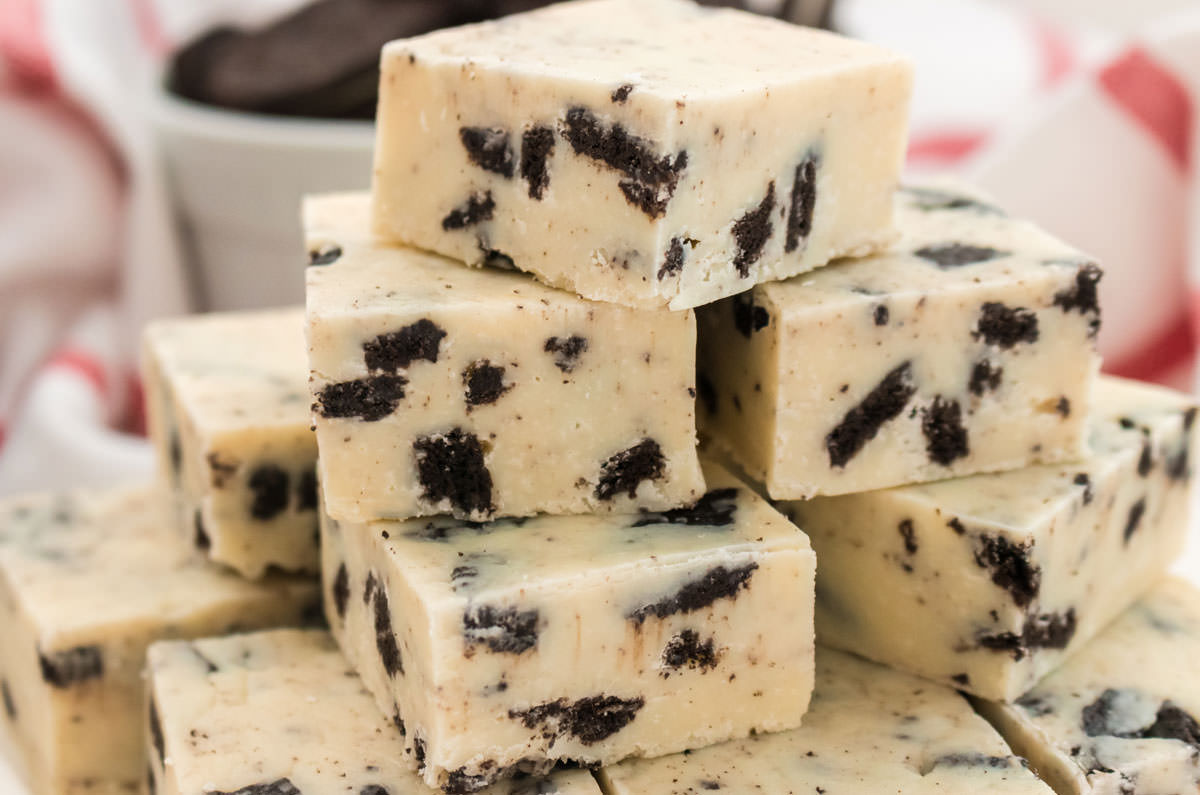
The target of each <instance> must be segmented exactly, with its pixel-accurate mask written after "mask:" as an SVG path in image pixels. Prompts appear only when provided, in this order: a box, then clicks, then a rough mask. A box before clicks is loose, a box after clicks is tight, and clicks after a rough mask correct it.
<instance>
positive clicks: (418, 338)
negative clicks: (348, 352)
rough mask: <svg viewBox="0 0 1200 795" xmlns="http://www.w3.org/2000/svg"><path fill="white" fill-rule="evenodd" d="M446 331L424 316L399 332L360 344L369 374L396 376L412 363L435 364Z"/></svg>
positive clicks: (381, 335)
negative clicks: (380, 373) (378, 373)
mask: <svg viewBox="0 0 1200 795" xmlns="http://www.w3.org/2000/svg"><path fill="white" fill-rule="evenodd" d="M445 337H446V332H445V330H443V329H442V328H441V327H440V326H438V324H436V323H434V322H433V321H432V320H430V319H429V318H427V317H423V318H421V319H420V320H418V321H417V322H416V323H412V324H409V325H407V326H405V327H404V328H402V329H400V330H398V331H389V332H388V333H386V334H380V335H379V336H377V337H375V338H374V339H372V340H368V341H367V342H365V343H363V346H362V347H363V362H364V363H365V364H366V365H367V369H368V370H370V371H371V372H383V373H391V374H393V375H394V374H396V373H398V372H399V371H401V370H407V369H408V368H409V367H410V366H411V365H412V363H413V362H417V361H426V362H435V363H436V362H437V360H438V351H439V349H440V348H441V344H442V340H443V339H444V338H445Z"/></svg>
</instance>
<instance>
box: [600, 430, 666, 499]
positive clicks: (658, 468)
mask: <svg viewBox="0 0 1200 795" xmlns="http://www.w3.org/2000/svg"><path fill="white" fill-rule="evenodd" d="M666 469H667V459H666V457H665V456H664V455H663V451H662V447H660V446H659V444H658V442H656V441H654V440H653V439H642V440H641V441H640V442H638V443H637V444H635V445H634V446H633V447H630V448H628V449H626V450H622V451H621V452H619V453H614V454H613V455H611V456H609V458H608V459H607V460H605V461H604V463H602V464H601V465H600V479H599V482H597V484H596V490H595V495H596V499H598V500H611V499H612V498H613V497H616V496H617V495H618V494H622V493H624V494H626V495H628V496H629V498H630V499H633V498H634V497H636V496H637V489H638V486H639V485H641V483H642V482H643V481H646V480H659V479H661V478H662V477H663V476H664V475H665V474H666Z"/></svg>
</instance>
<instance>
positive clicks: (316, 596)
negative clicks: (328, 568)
mask: <svg viewBox="0 0 1200 795" xmlns="http://www.w3.org/2000/svg"><path fill="white" fill-rule="evenodd" d="M320 600H321V592H320V588H319V586H318V584H317V583H316V582H312V581H309V580H307V579H301V578H299V577H294V576H286V575H275V576H271V577H267V578H265V579H263V580H262V581H261V582H248V581H246V580H244V579H242V578H241V577H238V576H237V575H235V574H233V573H231V572H228V571H226V570H223V569H221V568H219V567H216V566H213V565H212V564H210V563H208V562H206V561H204V560H201V559H198V558H197V557H196V556H195V555H193V554H191V552H190V550H189V549H188V547H187V546H186V545H184V544H181V543H180V542H179V538H178V536H177V533H176V531H175V528H174V518H173V516H172V510H171V506H170V505H169V499H168V498H167V497H166V496H165V495H162V496H160V495H159V494H157V493H155V492H152V491H150V490H149V489H145V488H140V487H138V488H127V489H124V488H123V489H117V490H112V491H76V492H70V493H60V494H45V495H38V496H30V497H15V498H9V499H6V500H4V501H3V503H2V504H0V637H3V642H0V696H2V697H3V706H4V709H3V714H0V725H3V726H5V728H7V730H8V731H7V732H6V734H8V735H9V738H10V741H14V742H13V744H14V745H15V747H16V750H17V751H18V755H19V756H20V757H21V759H22V761H23V762H24V767H25V768H26V772H27V774H28V777H29V779H30V784H31V787H32V790H33V792H34V793H35V794H36V795H43V793H45V794H46V795H50V794H51V793H52V794H53V795H62V794H63V793H71V794H72V795H75V794H76V793H78V794H79V795H83V794H84V793H87V795H94V793H136V792H138V791H140V788H141V786H142V783H143V782H144V781H145V777H146V756H145V753H144V751H143V743H142V723H143V713H144V710H145V707H144V705H143V703H142V696H143V685H142V680H141V673H142V669H143V667H144V664H145V655H146V648H147V646H149V644H150V643H151V642H152V641H155V640H158V639H161V638H187V637H197V636H203V635H213V634H219V633H226V632H236V631H240V630H246V629H256V628H265V627H273V626H281V625H300V624H303V623H310V622H312V621H314V620H317V619H319V617H320Z"/></svg>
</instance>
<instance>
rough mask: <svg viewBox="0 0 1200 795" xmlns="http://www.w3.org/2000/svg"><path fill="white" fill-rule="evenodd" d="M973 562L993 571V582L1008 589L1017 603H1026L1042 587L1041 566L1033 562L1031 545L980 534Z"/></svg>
mask: <svg viewBox="0 0 1200 795" xmlns="http://www.w3.org/2000/svg"><path fill="white" fill-rule="evenodd" d="M975 563H976V564H977V565H978V566H979V567H980V568H983V569H987V570H988V571H990V572H991V574H992V582H993V583H995V585H996V586H998V587H999V588H1002V589H1004V590H1005V591H1007V592H1008V594H1009V596H1011V597H1012V600H1013V603H1014V604H1016V606H1017V607H1028V606H1029V605H1031V604H1033V602H1034V600H1035V599H1037V597H1038V593H1039V592H1040V591H1041V587H1042V570H1041V567H1039V566H1038V565H1037V564H1036V563H1034V562H1033V546H1032V544H1030V543H1028V542H1020V543H1016V542H1013V541H1012V540H1011V539H1009V538H1007V537H1005V536H1002V535H990V534H987V533H985V534H983V535H980V536H979V539H978V543H977V545H976V547H975Z"/></svg>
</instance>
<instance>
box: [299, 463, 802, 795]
mask: <svg viewBox="0 0 1200 795" xmlns="http://www.w3.org/2000/svg"><path fill="white" fill-rule="evenodd" d="M706 474H707V476H708V480H709V484H710V488H711V490H710V491H709V492H708V493H706V494H705V495H704V496H703V497H702V498H701V499H700V500H699V501H698V502H697V503H696V504H695V505H694V506H692V507H690V508H685V509H676V510H672V511H667V512H664V513H649V512H647V513H642V514H635V515H626V516H615V515H611V514H610V515H591V516H560V517H553V516H539V517H536V518H532V519H502V520H498V521H496V522H493V523H491V524H479V523H464V522H461V521H454V520H451V519H446V518H440V519H412V520H409V521H407V522H374V523H370V524H366V525H351V524H339V523H337V522H335V521H329V522H327V523H325V524H324V525H323V535H322V554H323V556H324V557H323V570H324V572H325V588H326V601H325V604H326V613H327V615H328V618H329V621H330V625H331V626H332V627H333V632H334V635H335V637H337V639H338V641H339V643H340V644H341V646H342V649H343V651H344V652H345V653H346V656H347V657H348V658H349V659H350V660H351V662H352V663H353V664H354V666H355V668H356V669H357V670H358V672H359V674H360V675H361V676H362V678H363V680H364V682H365V683H366V686H367V689H368V690H370V691H371V692H372V693H374V695H375V700H376V702H378V704H379V705H380V706H381V707H382V709H383V710H384V713H385V714H387V715H391V716H394V717H395V719H396V721H397V723H398V724H399V725H401V726H403V727H404V729H405V730H406V732H407V736H406V739H407V745H408V748H409V750H410V751H411V752H412V754H413V760H414V764H416V765H417V766H418V768H419V770H420V772H422V773H423V775H424V779H425V781H426V782H428V783H429V784H430V785H432V786H437V787H441V788H442V789H444V790H445V791H446V792H448V793H462V792H474V791H475V790H478V789H480V788H482V787H484V786H486V785H488V784H490V783H492V782H493V781H495V780H497V779H501V778H504V777H506V776H510V775H512V774H513V773H514V772H530V773H541V772H544V770H545V769H547V768H548V767H549V766H550V765H552V764H553V763H555V762H567V761H570V762H574V763H577V764H582V765H595V764H607V763H611V762H615V761H617V760H618V759H621V758H623V757H626V756H630V755H644V756H656V755H661V754H667V753H673V752H676V751H681V750H683V749H687V748H698V747H700V746H703V745H707V744H709V743H713V742H720V741H723V740H727V739H730V738H733V737H744V736H746V735H747V734H749V733H751V732H754V731H777V730H780V729H789V728H794V727H796V726H798V725H799V723H800V719H801V717H802V716H803V714H804V711H805V709H806V707H807V706H808V699H809V695H810V693H811V691H812V683H813V678H812V677H813V636H812V612H811V609H812V600H813V592H812V588H813V576H814V568H815V565H816V560H815V558H814V556H813V553H812V549H811V548H810V546H809V542H808V539H807V538H806V537H805V535H804V533H802V532H801V531H800V530H798V529H797V528H796V527H794V526H793V525H791V524H789V523H788V522H787V521H786V520H785V519H784V518H783V517H782V516H780V515H779V514H778V513H776V512H775V511H774V510H773V509H772V508H771V507H770V506H769V505H768V504H767V503H766V502H765V501H764V500H762V499H761V498H759V497H758V496H756V495H755V494H754V493H753V492H752V491H751V490H750V489H749V488H747V487H746V486H745V485H744V484H743V483H741V482H740V481H738V480H735V479H734V478H733V477H732V476H731V475H729V474H728V473H726V472H725V471H723V470H719V469H717V468H715V467H712V466H706Z"/></svg>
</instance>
